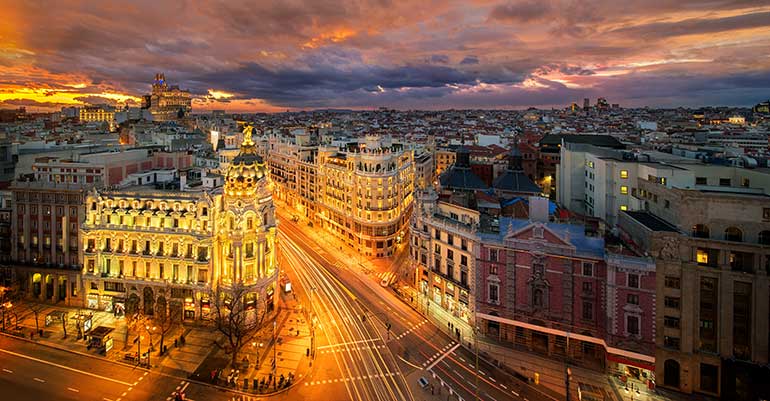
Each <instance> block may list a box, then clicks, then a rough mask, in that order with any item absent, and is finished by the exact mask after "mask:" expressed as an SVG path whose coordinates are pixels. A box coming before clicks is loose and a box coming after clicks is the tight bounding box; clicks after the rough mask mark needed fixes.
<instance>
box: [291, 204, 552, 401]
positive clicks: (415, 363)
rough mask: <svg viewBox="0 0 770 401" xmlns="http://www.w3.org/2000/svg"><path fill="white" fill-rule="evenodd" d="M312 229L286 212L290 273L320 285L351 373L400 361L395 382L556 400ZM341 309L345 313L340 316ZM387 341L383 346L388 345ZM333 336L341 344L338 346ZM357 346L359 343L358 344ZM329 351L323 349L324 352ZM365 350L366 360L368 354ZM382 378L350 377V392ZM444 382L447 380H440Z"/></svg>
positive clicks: (489, 396)
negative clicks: (461, 339) (443, 326)
mask: <svg viewBox="0 0 770 401" xmlns="http://www.w3.org/2000/svg"><path fill="white" fill-rule="evenodd" d="M279 215H280V214H279ZM305 229H308V228H307V227H303V224H298V223H295V222H292V221H290V219H288V218H283V219H282V220H281V234H282V236H281V241H282V242H281V246H282V249H283V250H284V252H286V254H285V255H284V256H286V257H287V260H286V262H288V263H286V264H284V266H285V268H287V270H288V271H289V272H290V274H291V272H292V271H293V273H294V274H296V275H297V276H299V278H300V284H301V286H303V287H307V286H308V285H313V286H316V287H317V288H318V290H317V291H318V294H319V296H318V297H316V298H315V299H316V300H317V301H316V304H315V310H316V311H317V312H318V313H319V316H321V317H322V319H321V320H322V321H324V322H328V325H331V326H332V328H329V329H328V330H325V333H326V334H327V336H329V337H330V338H329V343H330V344H332V345H329V347H330V348H332V349H341V350H343V351H344V352H334V353H333V355H334V358H335V360H336V361H337V364H338V365H340V366H341V371H342V372H348V373H350V371H351V369H352V370H353V374H352V376H355V377H357V376H358V374H357V373H355V372H356V371H357V370H358V369H361V368H363V370H364V372H365V373H366V372H369V373H366V374H367V375H370V374H371V373H370V372H371V371H372V370H374V371H375V372H374V373H375V374H378V373H379V374H382V373H386V374H387V373H392V371H393V369H396V372H397V373H399V374H398V377H399V379H400V380H399V381H395V382H394V384H400V381H402V380H404V379H405V378H406V379H407V380H410V381H413V382H415V383H416V382H417V380H418V379H419V378H420V377H425V378H426V379H429V380H430V381H431V384H433V385H434V388H442V387H443V388H444V389H443V391H444V394H446V395H448V394H449V389H451V390H452V393H453V395H455V396H456V395H459V396H460V397H461V398H462V399H464V400H472V399H483V400H491V401H499V400H504V399H528V400H550V398H548V397H546V396H544V395H542V394H541V393H539V392H537V391H535V390H533V389H531V388H530V387H529V386H528V385H526V384H524V383H523V382H521V381H519V380H517V379H514V378H512V377H510V376H508V375H506V374H504V373H502V372H500V371H499V370H498V369H497V368H495V367H493V366H491V365H489V364H487V363H485V362H483V361H481V360H479V361H477V359H476V355H475V353H473V352H470V351H468V350H466V349H465V348H464V347H461V346H460V344H457V342H456V339H453V338H451V337H450V336H448V335H447V334H445V333H444V332H442V331H441V330H438V329H437V328H435V327H434V326H433V325H431V324H430V323H428V322H427V321H426V320H425V318H424V317H423V316H421V315H420V314H419V313H417V312H416V311H415V310H414V309H412V308H411V307H410V306H408V305H407V304H406V303H404V302H403V301H401V300H400V299H399V298H398V297H397V296H396V294H395V293H394V292H393V291H392V290H391V289H389V288H383V287H382V286H380V285H379V284H378V283H377V282H376V281H375V280H372V279H371V278H370V277H367V276H366V275H365V274H361V273H360V272H359V271H356V270H355V268H351V266H350V264H349V261H347V260H344V258H343V257H341V254H339V253H337V252H334V251H333V250H331V251H330V250H329V249H328V247H325V246H323V245H322V244H319V243H316V241H314V240H313V239H311V238H309V237H308V236H307V235H306V233H305V232H304V230H305ZM354 266H355V265H354ZM327 297H328V298H327ZM319 298H320V300H319ZM327 305H333V306H334V307H328V306H327ZM335 314H339V315H340V317H341V321H340V319H338V318H336V317H335ZM361 316H366V318H365V319H362V318H361ZM340 326H342V327H340ZM388 326H390V330H388V329H387V327H388ZM351 329H352V332H351ZM359 342H368V343H369V344H371V345H374V347H372V346H371V345H368V346H367V347H365V348H366V351H361V350H360V348H361V347H360V346H357V345H356V346H351V345H352V344H357V343H359ZM383 343H384V345H385V346H384V347H382V346H381V345H382V344H383ZM333 344H338V345H337V346H336V347H335V346H333ZM320 348H321V347H319V349H320ZM351 348H354V350H352V351H351ZM321 352H323V350H322V351H321ZM324 355H325V354H323V353H321V354H319V355H318V356H320V357H323V356H324ZM362 358H364V359H366V360H365V361H361V359H362ZM391 358H392V359H395V360H397V361H398V362H397V363H396V367H393V366H392V365H390V364H388V363H387V361H388V360H390V359H391ZM477 363H478V365H477ZM477 366H478V367H477ZM377 369H380V370H377ZM433 375H435V378H434V377H433ZM388 377H390V376H388ZM383 382H385V380H377V381H374V382H371V383H370V384H369V386H361V387H362V388H359V387H356V386H358V382H357V381H354V382H347V381H346V382H345V384H346V388H347V387H349V386H348V383H352V384H354V386H350V387H351V389H349V391H351V392H352V394H351V399H363V398H365V397H363V395H366V394H370V393H368V392H366V390H371V391H375V390H376V389H377V388H378V385H379V384H382V383H383ZM442 382H443V383H444V384H445V385H446V386H440V383H442ZM406 387H407V388H416V389H417V390H416V391H425V390H422V389H419V387H418V386H416V385H415V384H413V383H408V385H406ZM396 388H398V389H400V387H396ZM388 390H394V389H388ZM437 391H442V390H437ZM377 394H378V397H382V394H388V393H387V392H384V393H379V392H377ZM366 399H381V398H366ZM385 399H390V398H385ZM395 399H406V398H395ZM455 399H457V398H455Z"/></svg>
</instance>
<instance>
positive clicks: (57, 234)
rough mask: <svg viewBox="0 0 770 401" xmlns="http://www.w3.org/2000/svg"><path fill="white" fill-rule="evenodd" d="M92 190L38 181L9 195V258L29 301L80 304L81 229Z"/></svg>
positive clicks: (22, 185) (19, 185) (20, 185)
mask: <svg viewBox="0 0 770 401" xmlns="http://www.w3.org/2000/svg"><path fill="white" fill-rule="evenodd" d="M87 188H88V187H86V186H84V185H79V184H55V183H48V182H40V181H30V182H15V183H14V184H13V185H12V186H11V188H10V190H11V193H12V196H13V198H12V200H11V215H10V219H11V221H10V223H11V231H10V233H11V244H10V251H11V252H10V256H11V257H10V259H11V262H12V263H13V264H14V265H15V266H16V267H17V272H16V277H17V278H18V279H19V283H20V288H21V290H22V291H23V292H24V293H25V295H26V296H27V297H31V298H37V299H39V300H40V301H45V302H53V303H57V302H64V303H66V304H67V305H73V306H74V305H80V304H82V288H81V282H82V281H81V278H82V277H81V267H82V265H81V259H80V252H81V242H80V240H79V228H80V224H81V223H82V222H83V221H84V219H85V210H84V206H83V205H84V201H85V193H86V190H87Z"/></svg>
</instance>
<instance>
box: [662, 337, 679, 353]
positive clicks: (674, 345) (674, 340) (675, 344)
mask: <svg viewBox="0 0 770 401" xmlns="http://www.w3.org/2000/svg"><path fill="white" fill-rule="evenodd" d="M663 346H664V347H666V348H671V349H676V350H678V349H679V337H671V336H664V337H663Z"/></svg>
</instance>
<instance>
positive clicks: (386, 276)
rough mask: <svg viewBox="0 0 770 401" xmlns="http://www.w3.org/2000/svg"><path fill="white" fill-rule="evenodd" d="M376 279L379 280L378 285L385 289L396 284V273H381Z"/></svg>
mask: <svg viewBox="0 0 770 401" xmlns="http://www.w3.org/2000/svg"><path fill="white" fill-rule="evenodd" d="M377 277H379V278H380V285H382V286H383V287H387V286H389V285H391V284H393V283H394V282H396V273H393V272H382V273H380V274H378V275H377Z"/></svg>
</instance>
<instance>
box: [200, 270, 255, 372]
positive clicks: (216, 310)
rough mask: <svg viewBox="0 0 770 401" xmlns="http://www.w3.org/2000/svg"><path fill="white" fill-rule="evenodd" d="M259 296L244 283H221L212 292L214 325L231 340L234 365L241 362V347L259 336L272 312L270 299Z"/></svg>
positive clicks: (228, 340) (230, 345) (229, 341)
mask: <svg viewBox="0 0 770 401" xmlns="http://www.w3.org/2000/svg"><path fill="white" fill-rule="evenodd" d="M256 295H257V294H255V293H253V292H250V291H249V290H248V289H247V288H246V287H244V286H243V284H241V283H237V284H233V286H232V287H230V288H227V289H224V288H222V286H218V287H217V288H216V289H215V290H213V291H212V295H211V297H210V299H211V300H212V303H213V305H212V306H213V308H212V309H213V320H214V326H215V327H216V329H217V331H219V332H220V333H222V335H224V337H225V339H226V340H227V343H228V345H229V351H230V352H231V355H230V363H231V364H232V365H235V364H236V362H237V361H238V353H239V352H240V351H241V349H242V348H243V347H244V346H245V345H246V344H248V343H249V342H250V341H251V340H252V339H253V338H254V336H256V335H257V333H258V332H259V329H260V328H262V324H263V323H264V320H265V318H266V317H267V315H268V312H269V310H268V304H267V300H266V299H265V300H260V299H258V298H256Z"/></svg>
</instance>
